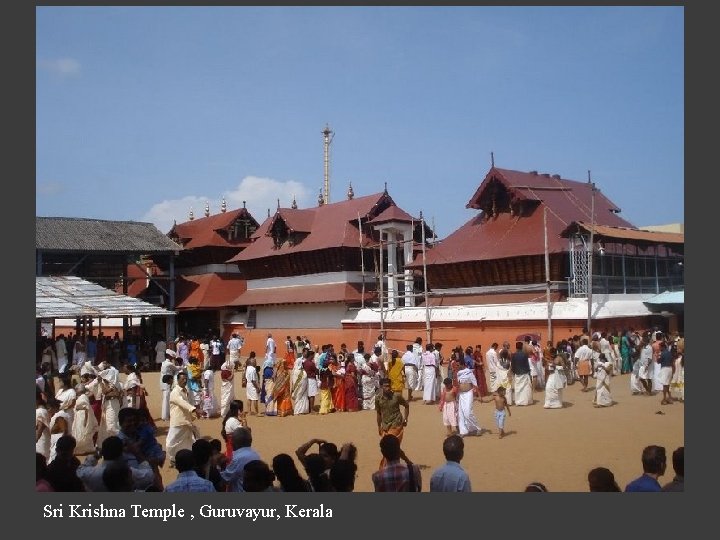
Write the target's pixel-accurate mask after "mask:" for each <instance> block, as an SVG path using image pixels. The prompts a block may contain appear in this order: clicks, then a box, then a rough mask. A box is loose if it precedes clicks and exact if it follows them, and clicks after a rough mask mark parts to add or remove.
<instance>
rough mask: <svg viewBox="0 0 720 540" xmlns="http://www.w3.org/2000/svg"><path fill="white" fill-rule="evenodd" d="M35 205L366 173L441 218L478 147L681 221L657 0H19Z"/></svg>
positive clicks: (644, 218)
mask: <svg viewBox="0 0 720 540" xmlns="http://www.w3.org/2000/svg"><path fill="white" fill-rule="evenodd" d="M36 15H37V19H36V29H37V34H36V45H37V47H36V60H37V71H36V76H37V77H36V108H37V115H36V128H37V136H36V141H37V148H36V213H37V215H39V216H73V217H90V218H99V219H112V220H133V221H150V222H153V223H155V224H156V225H157V226H158V228H160V230H161V231H163V232H167V231H168V230H169V229H170V227H171V226H172V223H173V221H174V220H176V221H178V222H182V221H185V220H186V219H187V218H188V213H189V210H190V209H191V208H192V209H193V212H194V214H195V216H196V217H199V216H202V215H203V212H204V207H205V203H206V202H209V204H210V211H211V213H213V214H214V213H217V212H218V211H219V209H220V201H221V200H222V198H223V197H225V199H226V201H227V205H228V208H229V209H234V208H238V207H240V206H242V201H243V200H245V201H247V207H248V209H249V210H250V212H252V213H253V215H254V216H255V217H256V218H257V219H258V221H260V222H262V221H263V219H264V218H265V217H266V216H267V212H268V209H271V211H272V212H274V210H275V208H276V207H277V199H278V198H279V199H280V204H281V206H283V207H288V206H290V204H291V201H292V198H293V196H294V197H295V198H296V199H297V202H298V205H299V207H301V208H303V207H309V206H315V205H316V204H317V196H318V193H319V191H320V189H321V188H322V185H323V136H322V133H321V132H322V130H323V128H324V127H325V125H326V124H329V126H330V128H331V129H332V130H333V131H334V132H335V135H334V138H333V141H332V144H331V146H330V149H331V150H330V163H331V165H330V170H331V190H330V201H331V202H337V201H340V200H343V199H344V198H345V194H346V192H347V188H348V184H349V183H350V182H352V186H353V190H354V192H355V195H356V196H362V195H368V194H371V193H378V192H381V191H382V190H383V189H384V185H385V182H387V186H388V191H389V193H390V195H391V196H392V197H393V199H394V200H395V202H396V203H397V204H398V205H399V206H400V207H402V208H403V209H404V210H406V211H407V212H409V213H410V214H413V215H415V216H417V215H419V213H420V211H422V212H423V214H424V216H425V217H426V218H427V219H428V221H429V222H430V223H431V224H432V223H433V222H434V225H435V229H436V231H437V234H438V236H439V237H440V238H443V237H445V236H447V235H448V234H450V233H451V232H452V231H453V230H455V229H456V228H458V227H460V226H461V225H462V224H463V223H465V222H466V221H467V220H469V219H470V218H472V217H473V216H474V215H476V212H475V211H472V210H470V209H466V208H465V205H466V204H467V202H468V201H469V199H470V197H471V196H472V195H473V193H474V192H475V190H476V189H477V187H478V186H479V184H480V182H481V181H482V180H483V178H484V177H485V174H486V173H487V171H488V169H489V168H490V152H494V155H495V164H496V165H497V166H498V167H502V168H507V169H516V170H521V171H530V170H538V171H540V172H548V173H552V174H560V175H561V176H562V177H563V178H569V179H574V180H580V181H585V180H587V174H588V173H587V171H588V170H590V171H591V173H592V178H593V180H594V181H595V183H596V185H597V187H598V188H599V189H600V190H602V192H603V193H604V194H605V195H607V196H608V197H609V198H610V199H611V200H612V201H613V202H614V203H615V204H617V205H618V206H619V207H620V208H621V209H622V213H621V214H620V215H621V216H623V217H624V218H625V219H627V220H629V221H630V222H631V223H633V224H634V225H636V226H644V225H658V224H667V223H680V222H684V112H683V111H684V63H683V56H684V45H683V43H684V34H683V26H684V15H683V8H682V7H680V6H670V7H542V6H540V7H522V6H515V7H489V6H475V7H439V6H433V7H407V8H403V7H337V6H336V7H232V6H230V7H37V8H36Z"/></svg>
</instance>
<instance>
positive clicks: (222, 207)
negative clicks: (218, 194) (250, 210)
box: [220, 197, 227, 214]
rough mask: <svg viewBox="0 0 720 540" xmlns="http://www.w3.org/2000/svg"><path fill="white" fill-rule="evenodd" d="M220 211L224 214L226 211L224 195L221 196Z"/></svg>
mask: <svg viewBox="0 0 720 540" xmlns="http://www.w3.org/2000/svg"><path fill="white" fill-rule="evenodd" d="M220 211H221V212H222V213H223V214H224V213H225V212H227V203H226V202H225V197H223V198H222V204H221V205H220Z"/></svg>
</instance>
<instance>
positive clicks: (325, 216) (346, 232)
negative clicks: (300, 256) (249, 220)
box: [228, 193, 395, 262]
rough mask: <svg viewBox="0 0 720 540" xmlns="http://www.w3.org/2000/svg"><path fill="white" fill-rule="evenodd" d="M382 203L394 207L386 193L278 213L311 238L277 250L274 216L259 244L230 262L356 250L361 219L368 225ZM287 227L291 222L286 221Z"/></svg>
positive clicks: (259, 236) (258, 234)
mask: <svg viewBox="0 0 720 540" xmlns="http://www.w3.org/2000/svg"><path fill="white" fill-rule="evenodd" d="M383 203H387V204H391V205H395V203H394V201H393V200H392V198H390V196H389V195H388V194H387V193H376V194H374V195H367V196H365V197H357V198H355V199H351V200H346V201H340V202H337V203H331V204H325V205H323V206H318V207H316V208H306V209H302V210H293V209H289V208H281V209H278V211H277V212H276V216H277V214H280V216H282V217H285V216H287V217H289V218H290V219H291V221H292V225H293V227H299V228H298V229H295V230H298V231H301V232H308V230H309V234H307V236H305V238H303V239H302V240H301V241H300V242H298V243H295V244H292V245H291V244H290V243H289V242H285V243H284V244H283V245H282V246H281V247H280V248H276V247H275V243H274V241H273V238H272V236H268V233H269V231H270V223H271V222H272V221H273V220H274V219H276V216H273V217H272V218H268V219H267V220H266V221H265V222H264V223H263V224H262V225H261V226H260V229H258V231H257V232H256V233H255V235H254V237H255V238H256V240H255V241H254V242H253V243H252V244H250V245H249V246H248V247H247V248H245V249H244V250H243V251H242V252H240V253H238V254H237V255H236V256H235V257H233V258H232V259H230V260H229V261H228V262H242V261H248V260H253V259H261V258H265V257H279V256H283V255H286V254H289V253H300V252H306V251H316V250H321V249H328V248H336V247H344V246H349V247H354V248H357V247H359V233H358V228H357V219H358V216H360V218H361V219H362V220H363V223H365V221H366V220H367V219H371V218H372V217H375V215H376V212H377V209H378V207H379V206H380V205H381V204H383ZM310 218H312V221H310ZM286 223H288V222H287V221H286ZM288 225H289V223H288ZM306 229H307V230H306ZM363 236H364V239H363V245H364V246H366V247H367V246H371V245H373V242H372V240H371V239H370V238H368V237H366V236H365V235H363Z"/></svg>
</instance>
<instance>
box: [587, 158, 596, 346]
mask: <svg viewBox="0 0 720 540" xmlns="http://www.w3.org/2000/svg"><path fill="white" fill-rule="evenodd" d="M588 184H590V244H589V245H588V311H587V331H588V336H589V337H590V338H592V294H593V289H592V288H593V241H594V236H595V183H594V182H592V181H591V180H590V171H588Z"/></svg>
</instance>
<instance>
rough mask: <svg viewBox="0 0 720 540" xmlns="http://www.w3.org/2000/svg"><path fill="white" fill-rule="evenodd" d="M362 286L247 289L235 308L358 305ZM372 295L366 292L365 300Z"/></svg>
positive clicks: (330, 284) (337, 284) (335, 284)
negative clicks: (332, 304) (287, 305)
mask: <svg viewBox="0 0 720 540" xmlns="http://www.w3.org/2000/svg"><path fill="white" fill-rule="evenodd" d="M361 287H362V285H361V284H357V283H325V284H321V285H296V286H292V287H274V288H268V289H249V290H247V291H245V292H244V293H243V295H242V296H240V297H239V298H237V299H236V300H235V301H234V302H233V305H236V306H266V305H272V304H320V303H326V302H344V303H358V302H361V301H362V289H361ZM372 295H373V293H370V292H366V293H365V298H366V299H369V298H371V297H372Z"/></svg>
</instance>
